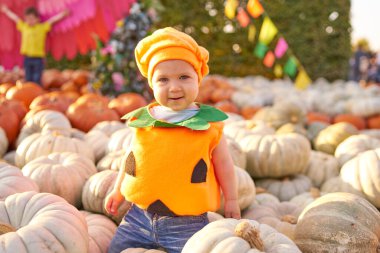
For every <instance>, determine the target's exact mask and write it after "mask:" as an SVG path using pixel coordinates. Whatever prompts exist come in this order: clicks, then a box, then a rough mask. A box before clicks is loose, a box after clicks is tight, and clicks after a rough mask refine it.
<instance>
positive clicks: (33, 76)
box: [24, 56, 44, 84]
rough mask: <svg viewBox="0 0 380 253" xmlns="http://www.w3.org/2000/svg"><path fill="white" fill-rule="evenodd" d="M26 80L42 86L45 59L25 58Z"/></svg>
mask: <svg viewBox="0 0 380 253" xmlns="http://www.w3.org/2000/svg"><path fill="white" fill-rule="evenodd" d="M24 69H25V80H26V81H28V82H34V83H38V84H41V76H42V71H43V70H44V59H43V58H40V57H27V56H25V57H24Z"/></svg>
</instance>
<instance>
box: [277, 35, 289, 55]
mask: <svg viewBox="0 0 380 253" xmlns="http://www.w3.org/2000/svg"><path fill="white" fill-rule="evenodd" d="M286 50H288V43H286V41H285V39H284V38H283V37H281V38H280V39H279V40H278V41H277V45H276V49H275V50H274V54H275V55H276V57H277V58H278V59H279V58H281V57H282V56H283V55H284V54H285V53H286Z"/></svg>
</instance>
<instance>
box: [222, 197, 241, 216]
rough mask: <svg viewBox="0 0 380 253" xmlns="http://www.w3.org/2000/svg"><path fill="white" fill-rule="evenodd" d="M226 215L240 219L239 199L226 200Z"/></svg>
mask: <svg viewBox="0 0 380 253" xmlns="http://www.w3.org/2000/svg"><path fill="white" fill-rule="evenodd" d="M224 216H225V217H226V218H234V219H240V218H241V215H240V207H239V202H238V201H237V199H232V200H226V201H225V203H224Z"/></svg>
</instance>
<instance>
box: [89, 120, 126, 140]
mask: <svg viewBox="0 0 380 253" xmlns="http://www.w3.org/2000/svg"><path fill="white" fill-rule="evenodd" d="M123 128H127V125H126V124H124V123H122V122H120V121H101V122H99V123H97V124H96V125H95V126H94V127H93V128H91V130H98V131H102V132H103V133H104V134H105V135H107V136H108V137H111V135H112V134H113V133H114V132H116V131H117V130H120V129H123Z"/></svg>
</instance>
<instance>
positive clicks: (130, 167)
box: [124, 151, 136, 177]
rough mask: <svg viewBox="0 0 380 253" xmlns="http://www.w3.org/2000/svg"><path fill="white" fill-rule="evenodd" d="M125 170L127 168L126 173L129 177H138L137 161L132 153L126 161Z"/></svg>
mask: <svg viewBox="0 0 380 253" xmlns="http://www.w3.org/2000/svg"><path fill="white" fill-rule="evenodd" d="M124 168H125V172H126V173H127V174H128V175H130V176H133V177H135V176H136V160H135V155H134V154H133V152H132V151H131V152H130V153H129V155H128V157H127V159H126V160H125V163H124Z"/></svg>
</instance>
